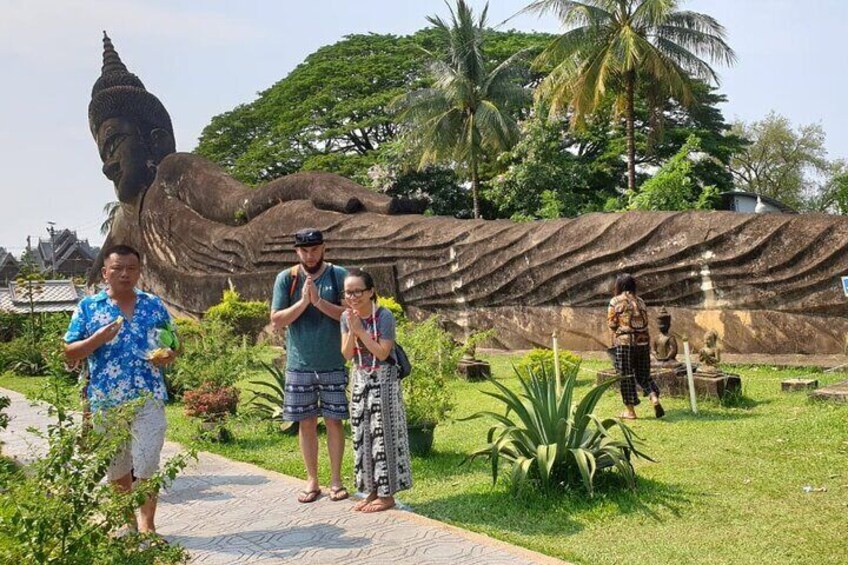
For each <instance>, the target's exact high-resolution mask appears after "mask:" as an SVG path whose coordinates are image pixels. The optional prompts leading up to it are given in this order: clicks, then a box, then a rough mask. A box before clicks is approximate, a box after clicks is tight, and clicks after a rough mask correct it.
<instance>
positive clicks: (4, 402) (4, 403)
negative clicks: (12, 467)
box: [0, 395, 12, 453]
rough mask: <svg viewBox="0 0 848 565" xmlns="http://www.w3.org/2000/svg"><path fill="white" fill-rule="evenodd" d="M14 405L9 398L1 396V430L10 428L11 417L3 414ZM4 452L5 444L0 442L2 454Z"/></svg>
mask: <svg viewBox="0 0 848 565" xmlns="http://www.w3.org/2000/svg"><path fill="white" fill-rule="evenodd" d="M11 405H12V401H11V400H10V399H9V397H8V396H3V395H0V430H5V429H6V428H7V427H8V426H9V415H8V414H6V413H5V412H3V411H4V410H6V408H8V407H9V406H11ZM2 451H3V442H0V453H2Z"/></svg>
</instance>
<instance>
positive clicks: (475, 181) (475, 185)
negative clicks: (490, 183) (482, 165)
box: [471, 155, 480, 219]
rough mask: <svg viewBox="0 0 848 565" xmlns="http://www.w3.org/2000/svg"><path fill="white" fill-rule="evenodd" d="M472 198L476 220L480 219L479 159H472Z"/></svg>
mask: <svg viewBox="0 0 848 565" xmlns="http://www.w3.org/2000/svg"><path fill="white" fill-rule="evenodd" d="M471 198H472V200H473V202H474V219H479V218H480V177H479V175H478V173H477V157H476V156H474V155H472V157H471Z"/></svg>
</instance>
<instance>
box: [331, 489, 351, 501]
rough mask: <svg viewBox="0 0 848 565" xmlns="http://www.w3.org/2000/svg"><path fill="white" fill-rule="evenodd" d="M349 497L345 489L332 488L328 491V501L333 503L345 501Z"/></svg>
mask: <svg viewBox="0 0 848 565" xmlns="http://www.w3.org/2000/svg"><path fill="white" fill-rule="evenodd" d="M349 496H350V493H349V492H347V489H346V488H345V487H343V486H341V487H332V488H331V489H330V500H332V501H333V502H338V501H340V500H345V499H347V498H348V497H349Z"/></svg>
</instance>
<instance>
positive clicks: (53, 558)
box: [0, 399, 188, 565]
mask: <svg viewBox="0 0 848 565" xmlns="http://www.w3.org/2000/svg"><path fill="white" fill-rule="evenodd" d="M58 405H59V409H58V410H57V411H56V414H58V420H57V422H56V423H55V424H52V425H50V426H49V427H48V430H47V433H46V440H47V445H48V447H47V454H46V456H45V457H44V458H42V459H40V460H38V461H36V462H35V463H33V464H32V465H31V466H30V467H29V468H28V472H27V473H26V474H25V475H24V474H21V475H20V476H19V477H18V478H16V479H15V480H13V481H12V482H11V484H10V486H9V490H8V492H7V493H5V494H2V495H0V506H2V509H0V530H2V531H3V533H4V543H3V544H0V562H3V563H63V564H80V565H81V564H88V563H128V564H136V563H137V564H141V563H144V564H150V565H153V564H154V563H157V564H158V563H178V562H182V561H184V559H185V557H186V556H185V552H184V551H183V550H182V549H181V548H179V547H176V546H170V547H164V546H162V545H160V544H153V543H151V544H146V545H145V546H140V542H141V540H142V539H143V538H144V536H139V535H134V536H126V537H123V538H116V537H114V536H112V535H111V534H112V532H114V531H115V530H117V529H118V528H119V527H121V526H122V525H123V524H124V522H125V520H126V516H127V515H128V514H129V513H131V512H133V511H134V510H136V509H138V507H139V506H141V504H142V502H143V501H144V500H145V499H146V498H147V496H148V495H150V494H153V493H155V492H157V491H158V490H160V489H161V488H162V487H163V486H165V485H166V484H167V483H169V482H170V481H172V480H173V479H174V478H175V477H176V475H177V473H178V472H179V471H180V470H181V469H183V468H184V467H185V465H186V463H187V457H188V456H186V455H178V456H176V457H174V458H172V459H171V460H169V461H167V462H166V463H165V465H164V467H163V470H162V471H161V472H159V473H157V474H155V475H154V476H153V477H152V478H151V479H150V480H148V481H144V482H142V483H140V484H139V486H138V487H137V488H136V490H135V491H134V492H133V493H132V494H130V495H127V494H120V493H118V492H117V491H116V490H115V489H114V488H112V486H111V485H110V484H108V483H107V482H106V481H105V480H104V479H105V476H106V470H107V468H108V466H109V462H110V461H111V460H112V459H113V457H114V456H115V455H116V454H117V453H118V451H119V450H120V449H122V446H123V444H124V443H125V442H126V440H127V439H128V438H129V433H130V432H129V425H128V422H129V419H130V418H131V417H132V413H133V411H134V410H135V408H136V407H137V406H138V404H137V403H130V404H127V405H125V406H124V407H122V408H120V409H118V410H116V411H114V412H112V413H110V414H109V415H108V416H104V420H103V421H102V422H100V423H101V425H100V426H95V428H94V429H84V427H83V424H82V423H81V422H74V421H73V419H72V418H71V414H70V413H69V412H67V411H66V410H64V409H63V408H62V400H61V399H59V401H58ZM102 430H105V431H102Z"/></svg>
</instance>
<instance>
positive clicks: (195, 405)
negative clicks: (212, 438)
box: [183, 382, 239, 422]
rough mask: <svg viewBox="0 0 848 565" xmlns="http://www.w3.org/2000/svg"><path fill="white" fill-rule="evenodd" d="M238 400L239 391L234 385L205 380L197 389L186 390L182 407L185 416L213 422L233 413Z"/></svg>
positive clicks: (236, 407)
mask: <svg viewBox="0 0 848 565" xmlns="http://www.w3.org/2000/svg"><path fill="white" fill-rule="evenodd" d="M238 401H239V391H238V390H237V389H236V388H235V387H231V386H223V387H222V386H218V385H216V384H214V383H211V382H205V383H203V384H202V385H200V388H198V389H195V390H188V391H186V393H185V395H184V396H183V408H184V410H185V415H186V416H189V417H192V418H200V419H201V420H204V421H207V422H214V421H219V420H222V419H224V418H225V417H226V416H227V415H228V414H235V413H236V410H237V409H238Z"/></svg>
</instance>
